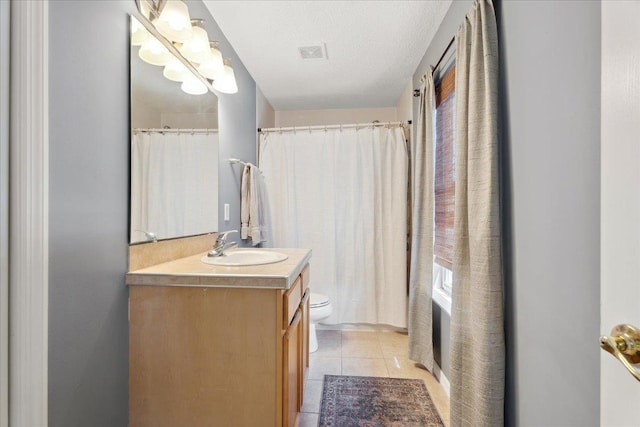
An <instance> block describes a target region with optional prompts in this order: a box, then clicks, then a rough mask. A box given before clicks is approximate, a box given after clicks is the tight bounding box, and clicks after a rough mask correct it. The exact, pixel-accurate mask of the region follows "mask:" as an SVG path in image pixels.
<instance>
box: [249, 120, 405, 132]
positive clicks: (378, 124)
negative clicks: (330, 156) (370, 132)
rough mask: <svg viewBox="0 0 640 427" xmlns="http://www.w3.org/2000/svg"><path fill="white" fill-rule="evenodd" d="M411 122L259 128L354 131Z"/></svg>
mask: <svg viewBox="0 0 640 427" xmlns="http://www.w3.org/2000/svg"><path fill="white" fill-rule="evenodd" d="M410 124H411V120H408V121H406V122H373V123H357V124H349V125H317V126H293V127H282V128H258V132H260V133H268V132H297V131H305V130H306V131H312V130H327V129H352V128H367V127H373V126H384V127H395V126H405V125H410Z"/></svg>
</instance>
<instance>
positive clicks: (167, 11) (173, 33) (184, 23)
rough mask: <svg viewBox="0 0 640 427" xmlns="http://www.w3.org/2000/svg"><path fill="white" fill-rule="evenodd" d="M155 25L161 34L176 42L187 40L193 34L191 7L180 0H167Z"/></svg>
mask: <svg viewBox="0 0 640 427" xmlns="http://www.w3.org/2000/svg"><path fill="white" fill-rule="evenodd" d="M155 26H156V28H157V29H158V31H159V32H160V34H162V35H163V36H165V37H166V38H168V39H169V40H171V41H174V42H180V43H183V42H186V41H187V40H189V39H190V38H191V37H192V34H193V32H192V29H191V18H190V17H189V8H188V7H187V5H186V4H184V3H183V2H182V1H180V0H167V2H166V3H165V5H164V7H163V8H162V12H160V16H159V17H158V20H157V21H156V22H155Z"/></svg>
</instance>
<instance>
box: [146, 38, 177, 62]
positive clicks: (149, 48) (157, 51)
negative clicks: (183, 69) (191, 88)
mask: <svg viewBox="0 0 640 427" xmlns="http://www.w3.org/2000/svg"><path fill="white" fill-rule="evenodd" d="M138 56H139V57H140V59H142V60H143V61H145V62H148V63H149V64H151V65H160V66H163V65H167V64H168V63H169V61H170V60H171V58H173V55H171V54H170V53H169V51H168V50H167V48H166V47H164V45H163V44H162V43H160V42H159V41H158V39H156V38H155V37H153V36H151V35H150V37H149V38H148V39H147V41H145V42H144V43H143V44H142V46H140V50H139V51H138Z"/></svg>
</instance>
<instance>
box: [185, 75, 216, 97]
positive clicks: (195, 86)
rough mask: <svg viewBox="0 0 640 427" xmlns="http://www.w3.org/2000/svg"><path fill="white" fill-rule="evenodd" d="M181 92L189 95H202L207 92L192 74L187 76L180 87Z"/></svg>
mask: <svg viewBox="0 0 640 427" xmlns="http://www.w3.org/2000/svg"><path fill="white" fill-rule="evenodd" d="M180 88H181V89H182V91H183V92H186V93H188V94H189V95H204V94H205V93H207V92H209V90H208V89H207V87H206V86H205V85H204V84H203V83H202V82H201V81H200V79H198V78H197V77H196V76H194V75H193V74H190V75H189V76H187V78H185V79H184V81H183V82H182V85H181V86H180Z"/></svg>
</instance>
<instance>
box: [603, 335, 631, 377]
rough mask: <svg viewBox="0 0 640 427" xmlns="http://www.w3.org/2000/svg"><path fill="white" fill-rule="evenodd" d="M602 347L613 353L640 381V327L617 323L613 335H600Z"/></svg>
mask: <svg viewBox="0 0 640 427" xmlns="http://www.w3.org/2000/svg"><path fill="white" fill-rule="evenodd" d="M600 347H602V349H603V350H606V351H608V352H609V353H611V354H613V355H614V356H615V357H616V358H617V359H618V360H619V361H620V363H622V364H623V365H624V367H625V368H627V371H629V373H631V375H633V377H634V378H635V379H637V380H638V381H640V329H638V328H636V327H633V326H631V325H617V326H614V328H613V329H611V336H609V337H608V336H606V335H603V336H601V337H600Z"/></svg>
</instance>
